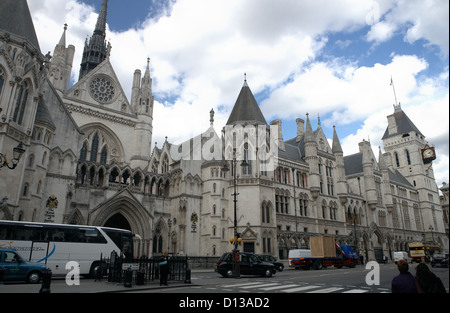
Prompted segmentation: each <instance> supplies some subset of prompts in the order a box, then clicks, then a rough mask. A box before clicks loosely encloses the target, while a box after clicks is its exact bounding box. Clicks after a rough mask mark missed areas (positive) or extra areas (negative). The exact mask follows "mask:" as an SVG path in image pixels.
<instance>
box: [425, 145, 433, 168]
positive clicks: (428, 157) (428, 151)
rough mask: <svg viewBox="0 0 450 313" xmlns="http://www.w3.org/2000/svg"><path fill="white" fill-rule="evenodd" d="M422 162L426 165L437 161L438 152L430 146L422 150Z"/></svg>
mask: <svg viewBox="0 0 450 313" xmlns="http://www.w3.org/2000/svg"><path fill="white" fill-rule="evenodd" d="M422 160H423V163H424V164H428V163H431V162H432V161H433V160H436V151H435V150H434V147H430V146H428V145H426V146H425V148H423V149H422Z"/></svg>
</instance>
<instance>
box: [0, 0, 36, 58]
mask: <svg viewBox="0 0 450 313" xmlns="http://www.w3.org/2000/svg"><path fill="white" fill-rule="evenodd" d="M0 29H1V30H4V31H6V32H8V33H10V34H12V35H17V36H19V37H20V38H21V39H23V40H26V41H28V42H29V43H30V44H31V45H32V46H34V48H36V49H37V50H38V51H39V53H40V52H41V49H40V47H39V41H38V39H37V36H36V31H35V29H34V24H33V19H32V18H31V13H30V9H29V8H28V4H27V1H26V0H1V1H0Z"/></svg>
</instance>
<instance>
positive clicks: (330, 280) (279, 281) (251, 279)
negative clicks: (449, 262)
mask: <svg viewBox="0 0 450 313" xmlns="http://www.w3.org/2000/svg"><path fill="white" fill-rule="evenodd" d="M371 270H373V268H370V269H366V268H365V267H364V266H357V267H356V268H353V269H348V268H343V269H335V268H328V269H325V270H319V271H314V270H309V271H303V270H292V269H287V270H285V271H283V272H281V273H277V274H276V275H275V276H273V277H270V278H265V277H256V276H242V277H241V278H240V279H235V278H223V277H221V276H220V275H218V274H216V273H196V274H195V275H193V278H192V283H193V286H188V287H187V286H185V285H181V286H177V287H174V288H171V289H164V288H163V289H151V290H129V291H130V292H137V293H142V292H145V293H189V294H193V293H236V294H245V293H285V294H291V293H390V291H391V281H392V278H393V277H395V276H396V275H398V270H397V267H396V265H395V264H386V265H384V264H382V265H380V278H379V284H377V285H371V286H369V285H367V283H366V276H367V275H368V274H369V273H370V272H371ZM411 272H412V273H415V265H412V266H411ZM433 272H434V273H436V275H438V276H439V277H440V278H441V279H442V281H443V283H444V286H445V287H446V289H447V292H448V290H449V270H448V269H444V268H436V269H433ZM370 277H372V276H370Z"/></svg>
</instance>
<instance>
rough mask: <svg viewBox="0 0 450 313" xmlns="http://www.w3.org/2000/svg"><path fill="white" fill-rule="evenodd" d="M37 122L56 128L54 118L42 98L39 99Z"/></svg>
mask: <svg viewBox="0 0 450 313" xmlns="http://www.w3.org/2000/svg"><path fill="white" fill-rule="evenodd" d="M35 122H41V123H45V124H48V125H49V126H50V127H52V128H55V129H56V126H55V123H54V122H53V119H52V116H51V115H50V112H49V110H48V108H47V105H46V104H45V102H44V100H43V99H42V98H40V99H39V102H38V107H37V111H36V117H35Z"/></svg>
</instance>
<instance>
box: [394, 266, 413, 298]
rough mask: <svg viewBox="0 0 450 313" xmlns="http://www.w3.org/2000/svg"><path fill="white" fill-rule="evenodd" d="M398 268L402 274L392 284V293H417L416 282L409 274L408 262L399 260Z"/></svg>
mask: <svg viewBox="0 0 450 313" xmlns="http://www.w3.org/2000/svg"><path fill="white" fill-rule="evenodd" d="M397 268H398V270H399V272H400V274H399V275H397V276H395V277H394V279H392V282H391V291H392V293H417V287H416V280H415V278H414V276H413V275H412V274H411V273H410V272H409V267H408V262H407V261H406V260H399V261H398V262H397Z"/></svg>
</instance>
